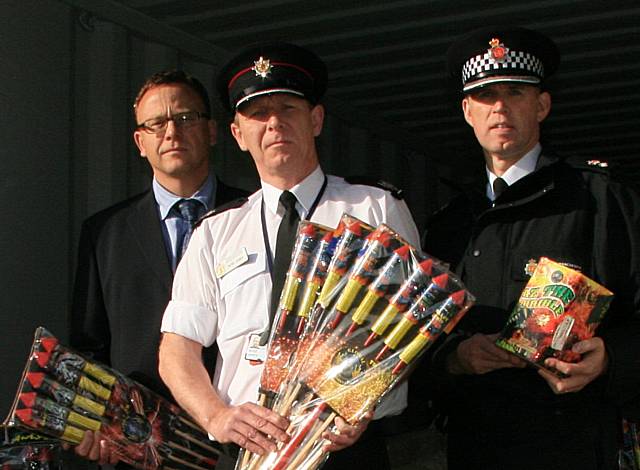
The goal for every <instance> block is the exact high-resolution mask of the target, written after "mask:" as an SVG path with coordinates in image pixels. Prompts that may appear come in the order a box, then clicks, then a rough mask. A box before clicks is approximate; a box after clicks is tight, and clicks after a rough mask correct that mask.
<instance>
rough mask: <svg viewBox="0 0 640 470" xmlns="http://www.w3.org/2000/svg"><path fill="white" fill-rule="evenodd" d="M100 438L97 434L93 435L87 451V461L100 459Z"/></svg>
mask: <svg viewBox="0 0 640 470" xmlns="http://www.w3.org/2000/svg"><path fill="white" fill-rule="evenodd" d="M100 441H101V439H100V436H98V434H95V435H94V438H93V442H92V443H91V449H90V450H89V455H88V458H89V460H99V459H100Z"/></svg>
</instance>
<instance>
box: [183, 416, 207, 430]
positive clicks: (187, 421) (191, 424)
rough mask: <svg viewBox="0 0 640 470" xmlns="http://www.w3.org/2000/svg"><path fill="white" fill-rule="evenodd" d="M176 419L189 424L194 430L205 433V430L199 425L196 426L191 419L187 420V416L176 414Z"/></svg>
mask: <svg viewBox="0 0 640 470" xmlns="http://www.w3.org/2000/svg"><path fill="white" fill-rule="evenodd" d="M178 419H179V420H180V422H181V423H184V424H186V425H187V426H189V427H190V428H192V429H194V430H196V431H200V432H201V433H203V434H206V432H207V431H206V430H204V429H202V427H201V426H198V425H197V424H196V423H194V422H193V421H190V420H188V419H187V418H185V417H184V416H178Z"/></svg>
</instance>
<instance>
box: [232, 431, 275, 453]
mask: <svg viewBox="0 0 640 470" xmlns="http://www.w3.org/2000/svg"><path fill="white" fill-rule="evenodd" d="M254 431H255V429H254ZM230 437H231V440H232V441H233V442H235V443H236V444H238V445H239V446H240V447H243V448H245V449H247V450H248V451H249V452H253V453H254V454H258V455H265V454H267V453H268V452H275V451H276V450H278V446H277V445H276V444H275V442H274V441H272V440H270V439H268V438H267V437H266V436H264V435H262V434H261V433H259V432H256V433H255V434H252V433H249V432H248V433H243V432H238V431H232V432H231V434H230Z"/></svg>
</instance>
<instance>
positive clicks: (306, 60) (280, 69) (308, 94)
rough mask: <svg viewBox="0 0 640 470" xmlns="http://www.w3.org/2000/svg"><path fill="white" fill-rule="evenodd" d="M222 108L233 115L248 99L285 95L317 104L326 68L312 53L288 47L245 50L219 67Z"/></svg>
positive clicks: (270, 45)
mask: <svg viewBox="0 0 640 470" xmlns="http://www.w3.org/2000/svg"><path fill="white" fill-rule="evenodd" d="M216 86H217V89H218V94H219V95H220V100H221V101H222V104H223V105H224V106H225V107H226V108H227V109H228V110H229V111H235V110H236V109H238V108H239V107H240V106H242V105H243V104H244V103H247V102H248V101H249V100H251V99H252V98H255V97H258V96H263V95H271V94H274V93H287V94H292V95H296V96H299V97H301V98H304V99H306V100H308V101H309V102H310V103H311V104H317V103H318V101H319V100H320V98H321V97H322V95H323V94H324V92H325V90H326V88H327V67H326V65H325V64H324V62H322V60H320V58H319V57H318V56H317V55H315V54H314V53H313V52H311V51H309V50H307V49H304V48H302V47H300V46H296V45H294V44H288V43H282V42H277V43H266V44H260V45H254V46H249V47H247V48H246V49H244V50H243V51H241V52H240V53H238V54H237V55H236V56H235V57H233V58H232V59H230V60H229V61H228V62H227V63H226V64H225V65H223V66H222V68H221V69H220V72H219V73H218V78H217V84H216Z"/></svg>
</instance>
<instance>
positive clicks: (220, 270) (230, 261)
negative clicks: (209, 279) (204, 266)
mask: <svg viewBox="0 0 640 470" xmlns="http://www.w3.org/2000/svg"><path fill="white" fill-rule="evenodd" d="M247 261H249V254H248V253H247V249H246V248H245V247H242V248H240V252H238V253H236V254H235V255H232V256H229V257H227V258H225V259H223V260H222V261H221V262H220V263H218V265H217V266H216V277H217V278H218V279H220V278H222V277H223V276H224V275H225V274H228V273H230V272H231V271H233V270H234V269H236V268H237V267H238V266H242V265H243V264H244V263H246V262H247Z"/></svg>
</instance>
